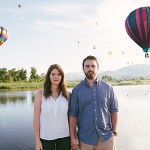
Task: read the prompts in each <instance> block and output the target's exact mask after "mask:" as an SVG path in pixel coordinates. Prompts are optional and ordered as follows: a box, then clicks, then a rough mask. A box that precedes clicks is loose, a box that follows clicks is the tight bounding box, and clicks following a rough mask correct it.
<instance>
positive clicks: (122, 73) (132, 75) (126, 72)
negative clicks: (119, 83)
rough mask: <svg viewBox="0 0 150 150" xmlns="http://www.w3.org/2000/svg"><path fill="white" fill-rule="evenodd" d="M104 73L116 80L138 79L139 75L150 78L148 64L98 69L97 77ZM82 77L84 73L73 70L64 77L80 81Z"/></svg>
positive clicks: (149, 66)
mask: <svg viewBox="0 0 150 150" xmlns="http://www.w3.org/2000/svg"><path fill="white" fill-rule="evenodd" d="M105 75H108V76H111V77H112V78H115V79H118V80H130V79H139V78H140V77H143V78H145V79H148V78H150V65H146V64H136V65H130V66H127V67H124V68H121V69H119V70H115V71H100V72H99V73H98V77H99V78H101V77H102V76H105ZM84 77H85V75H84V73H83V72H74V73H66V74H65V79H66V80H67V81H80V80H83V79H84Z"/></svg>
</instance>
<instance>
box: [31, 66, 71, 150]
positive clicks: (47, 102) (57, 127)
mask: <svg viewBox="0 0 150 150" xmlns="http://www.w3.org/2000/svg"><path fill="white" fill-rule="evenodd" d="M69 97H70V96H69V92H67V90H66V83H65V80H64V72H63V70H62V68H61V67H60V66H59V65H58V64H54V65H51V66H50V67H49V69H48V71H47V74H46V77H45V82H44V90H39V91H38V92H37V94H36V97H35V102H34V117H33V126H34V133H35V140H36V150H71V148H70V137H69V124H68V101H69Z"/></svg>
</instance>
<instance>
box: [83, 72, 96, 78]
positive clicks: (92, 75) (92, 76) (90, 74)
mask: <svg viewBox="0 0 150 150" xmlns="http://www.w3.org/2000/svg"><path fill="white" fill-rule="evenodd" d="M84 74H85V76H86V78H87V79H89V80H93V79H94V78H95V75H96V74H95V73H94V72H93V71H88V72H87V73H85V72H84Z"/></svg>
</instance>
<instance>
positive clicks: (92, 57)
mask: <svg viewBox="0 0 150 150" xmlns="http://www.w3.org/2000/svg"><path fill="white" fill-rule="evenodd" d="M88 59H90V60H95V61H96V63H97V68H98V69H99V62H98V60H97V58H96V57H95V56H92V55H89V56H87V57H86V58H84V60H83V62H82V67H83V68H84V62H85V61H86V60H88Z"/></svg>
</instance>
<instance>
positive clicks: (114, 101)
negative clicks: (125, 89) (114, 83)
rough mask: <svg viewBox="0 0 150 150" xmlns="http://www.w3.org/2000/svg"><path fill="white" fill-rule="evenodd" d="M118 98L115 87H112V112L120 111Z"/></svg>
mask: <svg viewBox="0 0 150 150" xmlns="http://www.w3.org/2000/svg"><path fill="white" fill-rule="evenodd" d="M118 111H119V108H118V100H117V97H116V95H115V93H114V90H113V87H110V112H111V113H112V112H118Z"/></svg>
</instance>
